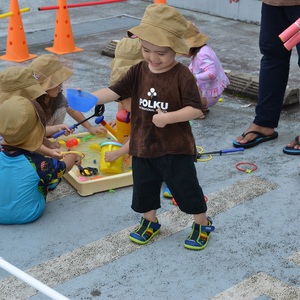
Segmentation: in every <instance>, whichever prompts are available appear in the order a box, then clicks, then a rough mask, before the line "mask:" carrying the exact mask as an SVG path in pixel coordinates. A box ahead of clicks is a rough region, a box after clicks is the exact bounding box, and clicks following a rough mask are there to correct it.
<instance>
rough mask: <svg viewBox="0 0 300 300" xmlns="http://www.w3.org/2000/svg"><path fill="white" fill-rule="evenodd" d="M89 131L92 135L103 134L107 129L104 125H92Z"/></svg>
mask: <svg viewBox="0 0 300 300" xmlns="http://www.w3.org/2000/svg"><path fill="white" fill-rule="evenodd" d="M89 132H90V133H91V134H93V135H103V134H106V133H107V130H106V129H105V128H104V127H97V126H92V127H90V128H89Z"/></svg>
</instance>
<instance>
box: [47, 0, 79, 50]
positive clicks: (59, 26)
mask: <svg viewBox="0 0 300 300" xmlns="http://www.w3.org/2000/svg"><path fill="white" fill-rule="evenodd" d="M57 6H58V10H57V13H56V25H55V32H54V44H53V47H50V48H46V50H48V51H50V52H54V53H56V54H66V53H71V52H78V51H83V49H81V48H77V47H75V43H74V37H73V33H72V27H71V22H70V17H69V11H68V5H67V1H66V0H58V3H57Z"/></svg>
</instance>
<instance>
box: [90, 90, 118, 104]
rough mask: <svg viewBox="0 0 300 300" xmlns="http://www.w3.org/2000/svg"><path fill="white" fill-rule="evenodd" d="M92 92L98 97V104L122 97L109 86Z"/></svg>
mask: <svg viewBox="0 0 300 300" xmlns="http://www.w3.org/2000/svg"><path fill="white" fill-rule="evenodd" d="M92 94H93V95H94V96H96V97H97V98H98V102H97V104H104V103H109V102H112V101H115V100H117V99H119V98H120V95H118V94H116V93H115V92H114V91H112V90H111V89H109V88H103V89H100V90H98V91H95V92H93V93H92Z"/></svg>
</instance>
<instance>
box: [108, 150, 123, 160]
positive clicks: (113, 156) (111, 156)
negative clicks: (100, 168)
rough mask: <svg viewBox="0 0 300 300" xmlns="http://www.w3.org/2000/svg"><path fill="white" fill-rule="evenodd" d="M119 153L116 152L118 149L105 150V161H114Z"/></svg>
mask: <svg viewBox="0 0 300 300" xmlns="http://www.w3.org/2000/svg"><path fill="white" fill-rule="evenodd" d="M119 157H120V155H119V154H118V151H117V150H115V151H106V152H105V161H114V160H116V159H118V158H119Z"/></svg>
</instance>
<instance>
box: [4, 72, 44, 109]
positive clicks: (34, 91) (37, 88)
mask: <svg viewBox="0 0 300 300" xmlns="http://www.w3.org/2000/svg"><path fill="white" fill-rule="evenodd" d="M43 94H45V91H44V89H43V88H42V87H41V85H40V84H39V82H38V81H37V80H36V78H34V76H33V72H32V69H30V68H28V67H10V68H7V69H5V70H4V71H1V72H0V104H1V103H3V102H4V101H6V100H9V99H10V98H11V96H13V95H17V96H21V97H24V98H26V99H28V100H35V99H36V98H38V97H40V96H41V95H43Z"/></svg>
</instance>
